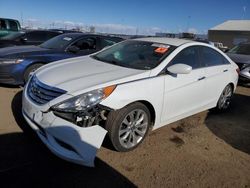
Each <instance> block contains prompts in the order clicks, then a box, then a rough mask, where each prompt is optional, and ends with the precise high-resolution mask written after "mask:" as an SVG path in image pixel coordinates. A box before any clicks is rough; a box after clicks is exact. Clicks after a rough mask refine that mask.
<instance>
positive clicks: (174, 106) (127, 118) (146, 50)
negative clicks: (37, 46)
mask: <svg viewBox="0 0 250 188" xmlns="http://www.w3.org/2000/svg"><path fill="white" fill-rule="evenodd" d="M237 71H238V67H237V65H236V64H235V63H234V62H232V60H231V59H229V58H228V57H227V56H226V55H225V54H224V53H222V52H221V51H220V50H217V49H216V48H215V47H212V46H210V45H208V44H205V43H199V42H193V41H188V40H181V39H170V38H143V39H135V40H127V41H124V42H121V43H118V44H116V45H114V46H112V47H109V48H107V49H104V50H102V51H101V52H98V53H96V54H94V55H90V56H85V57H77V58H72V59H67V60H62V61H58V62H55V63H52V64H49V65H45V66H43V67H42V68H40V69H39V70H38V71H37V72H35V73H34V74H33V75H32V77H31V78H30V80H29V82H28V83H27V85H26V87H25V89H24V92H23V115H24V117H25V119H26V120H27V122H28V124H29V125H30V126H31V127H32V128H33V129H34V130H35V131H36V132H37V134H38V136H39V137H40V139H41V140H42V141H43V142H44V143H45V144H46V145H47V146H48V148H49V149H50V150H51V151H52V152H53V153H55V154H56V155H57V156H59V157H61V158H63V159H65V160H68V161H71V162H75V163H78V164H82V165H87V166H93V165H94V158H95V155H96V152H97V149H98V148H100V147H101V144H102V142H103V139H104V137H105V135H106V133H108V137H109V139H110V140H111V142H112V144H113V146H114V148H115V149H116V150H118V151H129V150H132V149H134V148H136V147H137V146H138V145H139V144H140V143H141V142H142V141H143V139H144V138H145V136H146V135H147V132H148V130H149V129H150V128H152V130H155V129H157V128H160V127H162V126H164V125H167V124H169V123H171V122H174V121H177V120H179V119H182V118H185V117H187V116H190V115H193V114H195V113H198V112H201V111H204V110H207V109H211V108H214V109H216V110H217V111H223V110H226V109H227V108H228V107H229V105H230V100H231V97H232V95H233V92H234V90H235V88H236V85H237V81H238V72H237Z"/></svg>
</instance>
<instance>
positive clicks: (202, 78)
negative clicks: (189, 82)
mask: <svg viewBox="0 0 250 188" xmlns="http://www.w3.org/2000/svg"><path fill="white" fill-rule="evenodd" d="M205 78H206V77H205V76H203V77H201V78H198V81H201V80H204V79H205Z"/></svg>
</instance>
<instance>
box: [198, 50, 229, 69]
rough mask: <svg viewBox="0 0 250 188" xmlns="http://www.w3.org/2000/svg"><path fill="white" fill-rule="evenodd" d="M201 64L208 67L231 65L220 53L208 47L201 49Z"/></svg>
mask: <svg viewBox="0 0 250 188" xmlns="http://www.w3.org/2000/svg"><path fill="white" fill-rule="evenodd" d="M201 62H202V63H203V64H204V65H205V66H207V67H209V66H216V65H223V64H228V63H229V62H228V61H227V60H226V59H225V58H224V57H223V56H222V55H221V54H220V53H219V52H217V51H215V50H214V49H212V48H208V47H202V48H201Z"/></svg>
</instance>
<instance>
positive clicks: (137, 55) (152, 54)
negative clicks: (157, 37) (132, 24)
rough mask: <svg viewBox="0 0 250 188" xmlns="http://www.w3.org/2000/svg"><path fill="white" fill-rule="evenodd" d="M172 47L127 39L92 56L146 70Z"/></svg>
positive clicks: (160, 59)
mask: <svg viewBox="0 0 250 188" xmlns="http://www.w3.org/2000/svg"><path fill="white" fill-rule="evenodd" d="M173 49H174V47H173V46H170V45H168V44H160V43H154V42H146V41H136V40H127V41H124V42H121V43H118V44H115V45H113V46H112V47H110V48H108V49H106V50H104V51H102V52H99V53H98V54H96V55H95V56H92V57H93V58H95V59H97V60H100V61H103V62H106V63H110V64H115V65H118V66H123V67H128V68H134V69H141V70H148V69H152V68H154V67H156V66H158V65H159V64H160V63H161V61H162V60H163V59H164V58H165V57H166V56H168V55H169V54H170V53H171V52H172V51H173Z"/></svg>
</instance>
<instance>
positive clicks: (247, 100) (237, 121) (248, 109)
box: [205, 94, 250, 154]
mask: <svg viewBox="0 0 250 188" xmlns="http://www.w3.org/2000/svg"><path fill="white" fill-rule="evenodd" d="M205 124H206V126H207V127H208V128H209V129H210V130H211V131H212V132H213V133H214V134H215V135H216V136H218V137H219V138H221V139H223V140H224V141H225V142H226V143H228V144H230V145H231V146H232V147H234V148H236V149H238V150H241V151H243V152H245V153H248V154H250V96H246V95H241V94H235V95H234V98H233V100H232V104H231V108H230V109H229V110H228V111H227V112H224V113H220V114H214V113H211V112H210V113H209V114H208V116H207V118H206V120H205Z"/></svg>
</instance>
